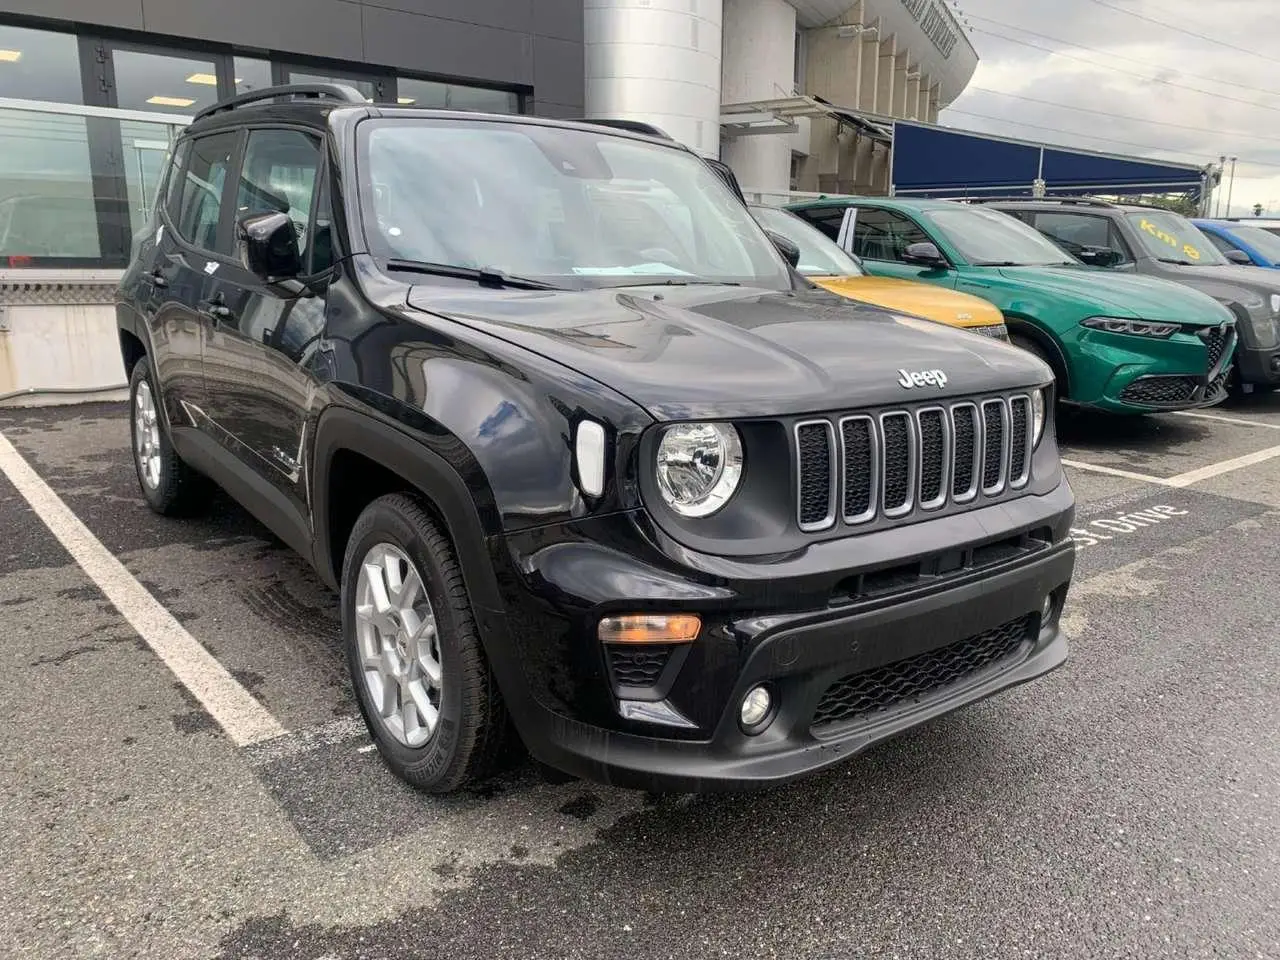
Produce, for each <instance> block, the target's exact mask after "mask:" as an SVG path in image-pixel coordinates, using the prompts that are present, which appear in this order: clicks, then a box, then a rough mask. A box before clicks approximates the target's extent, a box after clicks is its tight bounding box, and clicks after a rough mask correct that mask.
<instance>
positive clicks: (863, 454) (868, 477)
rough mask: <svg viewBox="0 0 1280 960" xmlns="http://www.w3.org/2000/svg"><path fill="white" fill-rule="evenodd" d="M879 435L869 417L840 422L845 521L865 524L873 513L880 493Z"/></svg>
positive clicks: (858, 417) (850, 418)
mask: <svg viewBox="0 0 1280 960" xmlns="http://www.w3.org/2000/svg"><path fill="white" fill-rule="evenodd" d="M879 444H880V438H879V436H878V435H877V433H876V422H875V420H873V419H872V418H871V417H868V416H865V415H862V416H853V417H845V418H844V419H842V420H841V421H840V454H841V460H842V461H843V463H844V499H843V501H842V503H843V505H844V522H845V523H849V524H858V523H866V522H868V521H869V520H873V519H874V518H875V515H876V499H877V498H878V497H879V496H880V456H879Z"/></svg>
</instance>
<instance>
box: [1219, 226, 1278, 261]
mask: <svg viewBox="0 0 1280 960" xmlns="http://www.w3.org/2000/svg"><path fill="white" fill-rule="evenodd" d="M1230 230H1231V236H1233V237H1235V238H1236V239H1238V240H1240V241H1241V242H1242V243H1247V244H1248V245H1249V246H1251V247H1253V248H1254V249H1255V250H1257V251H1258V252H1259V253H1260V254H1262V255H1263V256H1264V257H1266V258H1267V259H1268V260H1270V261H1271V262H1272V263H1280V237H1278V236H1276V235H1275V234H1274V233H1270V232H1268V231H1266V230H1262V229H1260V228H1259V227H1243V226H1240V225H1239V224H1235V223H1233V224H1231V227H1230Z"/></svg>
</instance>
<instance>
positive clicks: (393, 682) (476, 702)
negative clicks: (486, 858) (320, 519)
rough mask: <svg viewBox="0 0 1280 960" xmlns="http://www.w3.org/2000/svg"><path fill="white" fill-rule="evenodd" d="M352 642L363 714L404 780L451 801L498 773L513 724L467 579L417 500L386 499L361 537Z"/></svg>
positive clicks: (363, 521)
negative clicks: (454, 794)
mask: <svg viewBox="0 0 1280 960" xmlns="http://www.w3.org/2000/svg"><path fill="white" fill-rule="evenodd" d="M342 635H343V644H344V646H345V647H346V652H347V664H348V667H349V669H350V671H351V681H352V685H353V686H354V688H355V693H356V700H357V702H358V703H359V704H360V713H361V714H362V715H363V717H364V720H365V724H366V725H367V726H368V728H369V734H370V736H371V737H372V738H373V742H374V744H375V745H376V746H377V748H378V752H379V754H381V756H382V759H383V761H384V762H385V763H386V764H387V766H388V767H389V768H390V769H391V771H392V773H394V774H395V775H396V776H398V777H400V778H401V779H402V780H405V781H406V782H408V783H410V784H412V785H413V786H415V787H417V788H418V789H420V790H425V791H428V792H431V793H449V792H452V791H454V790H457V789H459V788H461V787H465V786H468V785H470V784H474V783H476V782H478V781H481V780H483V779H485V778H486V777H488V776H489V775H490V774H492V773H493V772H494V771H495V770H496V769H497V767H498V765H499V761H500V758H501V757H502V754H503V748H504V746H505V744H506V742H507V739H508V728H509V724H510V721H509V720H508V718H507V712H506V708H505V706H504V705H503V701H502V694H501V692H500V691H499V689H498V684H497V681H496V680H495V679H494V676H493V672H492V671H491V670H490V668H489V664H488V661H487V660H486V658H485V655H484V650H483V649H482V646H481V643H480V637H479V634H478V631H477V629H476V623H475V617H474V616H473V614H472V611H471V602H470V599H469V597H468V596H467V588H466V585H465V584H464V583H463V580H462V571H461V569H460V568H459V566H458V561H457V559H456V557H455V556H454V552H453V547H452V545H451V544H450V542H449V539H448V537H446V536H445V535H444V533H443V532H442V531H441V530H440V528H439V526H438V525H437V524H436V522H435V520H434V518H432V516H431V515H430V514H429V513H428V512H427V511H426V510H425V509H424V508H423V505H422V504H421V503H420V502H419V501H417V500H416V499H414V498H413V497H411V496H408V495H407V494H390V495H388V496H385V497H381V498H379V499H377V500H375V501H374V502H373V503H371V504H369V506H368V507H366V508H365V510H364V512H363V513H361V514H360V517H359V519H358V520H357V521H356V524H355V527H354V528H353V529H352V531H351V537H350V539H349V540H348V542H347V551H346V556H345V558H344V560H343V565H342Z"/></svg>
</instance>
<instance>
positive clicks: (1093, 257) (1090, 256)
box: [1076, 247, 1121, 267]
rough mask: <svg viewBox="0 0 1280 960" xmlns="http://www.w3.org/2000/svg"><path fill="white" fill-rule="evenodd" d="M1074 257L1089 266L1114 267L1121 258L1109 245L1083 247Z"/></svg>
mask: <svg viewBox="0 0 1280 960" xmlns="http://www.w3.org/2000/svg"><path fill="white" fill-rule="evenodd" d="M1076 257H1077V258H1079V260H1080V262H1081V263H1085V264H1088V265H1089V266H1091V267H1114V266H1115V265H1116V264H1117V263H1119V262H1120V259H1121V257H1120V254H1119V253H1118V252H1116V251H1115V250H1112V249H1110V248H1109V247H1085V248H1084V249H1083V250H1080V251H1079V252H1077V253H1076Z"/></svg>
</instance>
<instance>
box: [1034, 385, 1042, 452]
mask: <svg viewBox="0 0 1280 960" xmlns="http://www.w3.org/2000/svg"><path fill="white" fill-rule="evenodd" d="M1043 435H1044V390H1043V389H1040V390H1032V391H1031V449H1032V450H1034V449H1035V448H1036V447H1038V446H1040V437H1041V436H1043Z"/></svg>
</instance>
